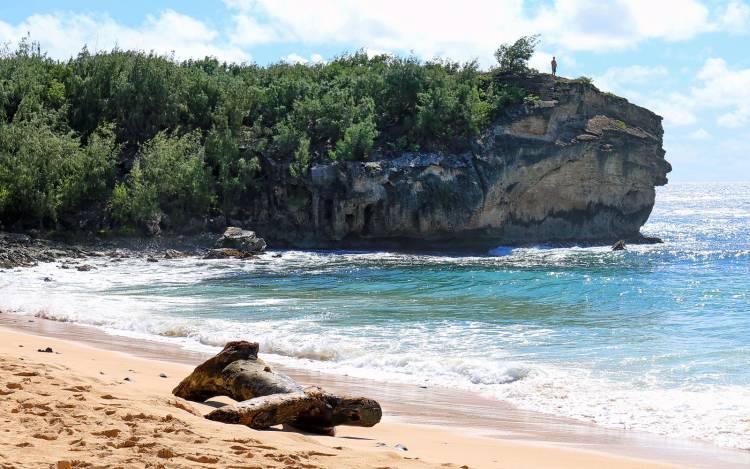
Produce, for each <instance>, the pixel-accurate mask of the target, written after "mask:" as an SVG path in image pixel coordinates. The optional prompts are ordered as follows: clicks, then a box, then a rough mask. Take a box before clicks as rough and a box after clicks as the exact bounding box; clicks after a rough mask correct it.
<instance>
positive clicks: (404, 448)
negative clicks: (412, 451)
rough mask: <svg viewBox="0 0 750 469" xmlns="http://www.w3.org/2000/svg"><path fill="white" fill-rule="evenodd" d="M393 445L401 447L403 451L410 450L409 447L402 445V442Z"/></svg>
mask: <svg viewBox="0 0 750 469" xmlns="http://www.w3.org/2000/svg"><path fill="white" fill-rule="evenodd" d="M393 447H394V448H396V449H400V450H401V451H409V448H407V447H406V446H404V445H402V444H401V443H396V444H395V445H393Z"/></svg>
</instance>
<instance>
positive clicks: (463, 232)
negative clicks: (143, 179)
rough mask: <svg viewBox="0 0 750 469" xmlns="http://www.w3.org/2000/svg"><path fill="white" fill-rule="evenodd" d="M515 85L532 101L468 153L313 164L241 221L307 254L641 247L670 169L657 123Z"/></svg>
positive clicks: (575, 96)
mask: <svg viewBox="0 0 750 469" xmlns="http://www.w3.org/2000/svg"><path fill="white" fill-rule="evenodd" d="M522 85H523V87H524V88H525V89H526V90H527V91H529V92H530V93H531V94H533V95H534V96H535V98H538V99H535V98H532V99H526V100H525V103H524V104H518V105H514V106H510V107H508V109H507V111H506V112H505V113H504V114H503V115H502V116H501V117H500V118H499V119H498V120H497V121H496V122H495V123H494V125H492V127H491V128H490V129H488V130H487V131H486V132H484V133H483V134H482V135H481V137H480V138H479V139H477V140H476V142H474V144H473V145H472V150H471V151H468V152H466V153H463V154H443V153H403V154H401V155H400V156H397V157H395V158H382V159H375V160H373V161H365V162H339V163H333V164H326V165H316V166H313V167H312V168H311V171H310V176H309V177H308V178H306V179H305V180H304V181H303V183H302V184H298V185H290V184H289V183H288V182H286V183H282V182H280V181H273V180H270V181H268V183H269V184H270V185H272V187H269V190H267V191H266V196H265V197H264V198H262V199H261V200H258V201H257V203H256V206H254V207H250V210H249V213H251V214H252V216H251V218H250V219H248V220H244V221H238V222H239V223H241V224H243V225H248V226H252V227H253V228H254V229H257V230H258V231H259V232H261V233H263V235H264V236H265V237H266V238H267V239H270V240H271V243H273V244H276V245H279V244H282V245H296V246H307V247H311V246H321V247H323V246H334V245H335V246H363V247H364V246H372V245H390V244H399V245H404V244H407V245H408V244H411V245H413V246H420V245H421V243H424V245H437V244H459V245H484V244H486V245H487V246H490V245H493V244H495V245H496V244H499V243H509V244H524V243H536V242H571V241H572V242H611V241H613V240H617V239H621V238H625V239H638V238H639V237H640V234H639V230H640V228H641V226H642V225H643V224H644V223H645V222H646V220H647V219H648V216H649V214H650V213H651V210H652V208H653V206H654V198H655V186H659V185H664V184H666V183H667V178H666V174H667V173H668V172H669V171H670V170H671V166H670V165H669V163H668V162H667V161H666V160H665V159H664V150H663V148H662V135H663V129H662V125H661V120H662V119H661V117H660V116H658V115H656V114H654V113H653V112H651V111H649V110H647V109H644V108H642V107H639V106H636V105H633V104H631V103H629V102H628V101H627V100H625V99H623V98H620V97H617V96H614V95H612V94H609V93H604V92H601V91H599V90H598V89H596V88H595V87H594V86H592V85H591V84H589V83H586V82H583V81H578V80H567V79H562V78H556V77H552V76H550V75H537V76H534V77H532V78H527V79H524V81H523V83H522ZM269 169H272V168H269ZM270 172H271V173H272V172H273V171H270ZM235 222H237V221H235Z"/></svg>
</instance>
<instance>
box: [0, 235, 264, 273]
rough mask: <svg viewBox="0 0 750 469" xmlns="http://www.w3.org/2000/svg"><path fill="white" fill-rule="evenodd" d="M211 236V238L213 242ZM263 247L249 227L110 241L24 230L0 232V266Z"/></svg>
mask: <svg viewBox="0 0 750 469" xmlns="http://www.w3.org/2000/svg"><path fill="white" fill-rule="evenodd" d="M212 239H213V240H214V241H213V242H212ZM265 248H266V242H265V240H263V238H260V237H258V236H256V235H255V233H254V232H252V231H247V230H241V229H239V228H233V227H230V228H228V229H227V230H226V231H225V233H224V235H222V236H221V237H219V238H218V240H217V239H216V235H213V234H210V233H205V234H202V235H199V236H193V237H189V238H186V237H174V238H171V237H164V238H156V239H155V238H127V239H125V238H124V239H118V240H110V241H102V240H91V239H89V238H87V239H84V240H80V241H78V242H62V241H56V240H51V239H45V238H41V237H34V236H31V235H30V234H25V233H5V232H0V270H2V269H12V268H15V267H33V266H35V265H37V264H39V263H40V262H60V268H62V269H76V270H79V271H89V270H94V269H95V267H93V266H91V265H89V264H86V263H85V260H86V259H89V258H101V257H106V258H109V259H110V261H112V262H120V261H122V260H123V259H127V258H133V257H135V258H143V259H144V260H146V261H147V262H159V260H171V259H178V258H182V257H203V258H204V259H227V258H239V259H249V258H252V257H255V256H257V255H258V254H259V253H261V252H263V250H265Z"/></svg>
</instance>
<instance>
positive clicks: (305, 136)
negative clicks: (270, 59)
mask: <svg viewBox="0 0 750 469" xmlns="http://www.w3.org/2000/svg"><path fill="white" fill-rule="evenodd" d="M534 44H535V40H534V38H522V40H520V41H519V42H517V43H516V44H514V45H512V46H504V47H503V48H501V49H499V50H498V53H497V58H498V61H499V63H500V64H501V67H498V69H495V70H490V71H482V70H480V69H479V68H478V66H477V63H476V62H470V63H466V64H458V63H454V62H449V61H441V60H433V61H428V62H422V61H420V60H418V59H417V58H415V57H394V56H389V55H378V56H372V57H368V55H367V54H366V53H364V52H356V53H353V54H348V55H343V56H341V57H338V58H336V59H334V60H332V61H331V62H328V63H321V64H312V65H302V64H288V63H278V64H274V65H270V66H267V67H260V66H257V65H254V64H242V65H238V64H227V63H220V62H218V61H217V60H215V59H212V58H206V59H203V60H189V61H185V62H178V61H176V60H174V59H173V58H171V57H164V56H159V55H155V54H153V53H145V52H140V51H121V50H113V51H111V52H103V53H91V52H90V51H88V50H87V49H85V48H84V49H83V50H82V51H81V52H80V53H79V54H78V55H77V56H76V57H74V58H71V59H70V60H68V61H56V60H53V59H51V58H49V57H47V56H46V55H45V53H43V52H42V51H41V50H40V48H39V46H38V45H36V44H34V43H32V42H30V41H28V40H27V41H23V42H22V43H21V45H20V47H19V48H18V49H17V50H16V51H8V50H6V51H5V52H4V53H3V54H2V57H0V224H2V225H4V226H5V227H6V228H10V227H31V226H39V227H46V228H52V227H63V228H83V227H84V225H85V224H86V217H84V216H83V214H87V213H88V214H92V215H91V217H92V218H94V219H96V220H97V226H138V225H142V224H143V223H144V222H146V221H147V220H149V219H152V218H153V217H162V216H165V218H167V219H169V220H171V222H173V223H174V224H175V225H180V224H184V223H187V222H188V221H189V220H200V219H202V218H203V217H205V216H206V215H210V214H212V213H213V214H218V213H228V212H230V211H231V210H232V209H233V208H235V207H238V206H242V205H243V204H250V203H252V200H253V198H254V197H256V196H257V194H258V193H259V191H262V190H263V188H262V184H261V181H263V180H264V178H266V177H269V175H270V173H271V172H274V176H275V177H278V175H279V174H281V175H282V177H287V178H289V181H292V182H293V181H295V180H299V179H300V178H304V177H305V175H306V174H307V172H308V170H309V167H310V164H311V163H312V162H316V161H319V162H325V161H332V160H366V159H368V158H372V157H373V156H376V155H377V156H383V155H385V156H387V155H389V154H397V153H399V152H403V151H415V150H430V151H433V150H436V151H452V152H459V151H464V150H466V149H467V148H468V146H469V145H470V142H471V141H472V139H473V138H474V137H475V136H477V135H478V134H479V132H480V131H481V130H482V129H483V128H486V127H487V126H488V125H489V124H490V123H491V122H492V121H493V119H494V118H495V117H496V116H497V115H498V113H499V112H500V111H501V110H502V109H503V108H504V107H505V106H506V105H508V104H509V103H515V102H520V101H522V100H523V98H524V91H523V90H522V89H520V88H518V87H517V86H513V85H509V84H507V83H506V82H504V81H502V80H498V79H496V78H497V75H498V72H524V73H525V72H528V69H527V68H526V61H527V60H528V57H529V56H530V55H531V52H533V46H534ZM519 67H520V68H519ZM266 173H269V174H266Z"/></svg>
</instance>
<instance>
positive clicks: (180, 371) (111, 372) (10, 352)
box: [0, 325, 680, 469]
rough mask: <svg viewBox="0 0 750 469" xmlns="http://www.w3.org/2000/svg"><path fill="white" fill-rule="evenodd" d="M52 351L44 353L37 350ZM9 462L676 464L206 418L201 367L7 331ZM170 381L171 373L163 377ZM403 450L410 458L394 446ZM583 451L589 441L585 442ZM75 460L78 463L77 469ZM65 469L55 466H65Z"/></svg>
mask: <svg viewBox="0 0 750 469" xmlns="http://www.w3.org/2000/svg"><path fill="white" fill-rule="evenodd" d="M46 347H50V348H52V350H53V352H52V353H42V352H39V351H37V350H38V349H39V348H46ZM0 369H1V370H2V372H1V373H0V377H1V381H2V382H1V383H0V392H1V393H2V395H3V399H2V400H1V401H0V402H1V404H0V405H1V406H2V410H1V411H0V414H1V418H2V420H3V425H2V427H3V430H2V431H0V462H1V463H2V467H3V468H27V467H28V468H31V467H237V468H266V467H269V468H270V467H299V468H317V467H331V468H334V467H337V468H338V467H342V468H343V467H346V468H371V467H372V468H375V467H378V468H384V467H393V468H402V467H403V468H412V467H413V468H422V467H455V468H459V467H470V468H549V467H556V468H598V467H608V468H623V469H624V468H660V467H661V468H666V467H680V466H678V465H670V464H663V463H657V462H652V461H649V460H646V459H637V458H628V457H622V456H618V455H613V454H607V453H603V452H597V451H589V450H585V449H573V448H568V447H565V448H563V447H558V446H553V445H542V444H537V443H534V442H530V441H520V440H517V439H501V438H490V437H485V436H480V434H479V433H478V432H471V431H467V430H465V429H462V428H461V427H453V428H450V427H446V428H440V427H438V426H435V425H419V424H410V423H403V419H396V418H393V417H391V416H389V413H388V407H387V406H386V418H385V419H384V422H383V423H381V424H379V425H377V426H376V427H374V428H352V427H339V428H338V431H337V435H336V436H335V437H323V436H312V435H302V434H298V433H291V432H285V431H262V432H260V431H254V430H251V429H249V428H246V427H242V426H236V425H226V424H221V423H216V422H211V421H208V420H205V419H203V418H202V417H201V415H202V414H204V413H206V412H208V411H210V410H211V409H213V408H215V407H216V406H219V405H221V404H222V402H223V403H226V402H229V401H228V400H227V399H212V400H210V401H209V402H208V403H206V404H198V403H193V402H187V401H183V400H180V399H177V398H174V397H173V396H172V395H171V392H170V391H171V390H172V388H173V387H174V386H175V385H176V384H177V383H178V382H179V380H180V379H182V377H184V376H185V375H187V374H188V373H189V372H190V371H191V370H192V367H191V366H190V365H187V364H183V363H175V362H173V361H164V360H157V359H154V358H142V357H138V356H134V355H130V354H126V353H122V352H117V351H112V350H105V349H104V348H99V347H92V346H90V345H88V344H83V343H80V342H74V341H72V340H61V339H58V338H52V337H48V336H40V335H38V331H37V332H36V333H35V334H29V333H27V332H21V331H19V330H18V329H13V328H9V327H7V325H6V326H3V327H2V328H0ZM162 374H163V375H166V378H165V377H161V376H160V375H162ZM396 444H401V445H403V446H405V447H406V448H407V449H408V451H403V450H399V449H396V448H395V445H396ZM581 446H582V448H583V445H581ZM68 463H69V464H70V466H68V465H67V464H68ZM56 465H57V466H56Z"/></svg>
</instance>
